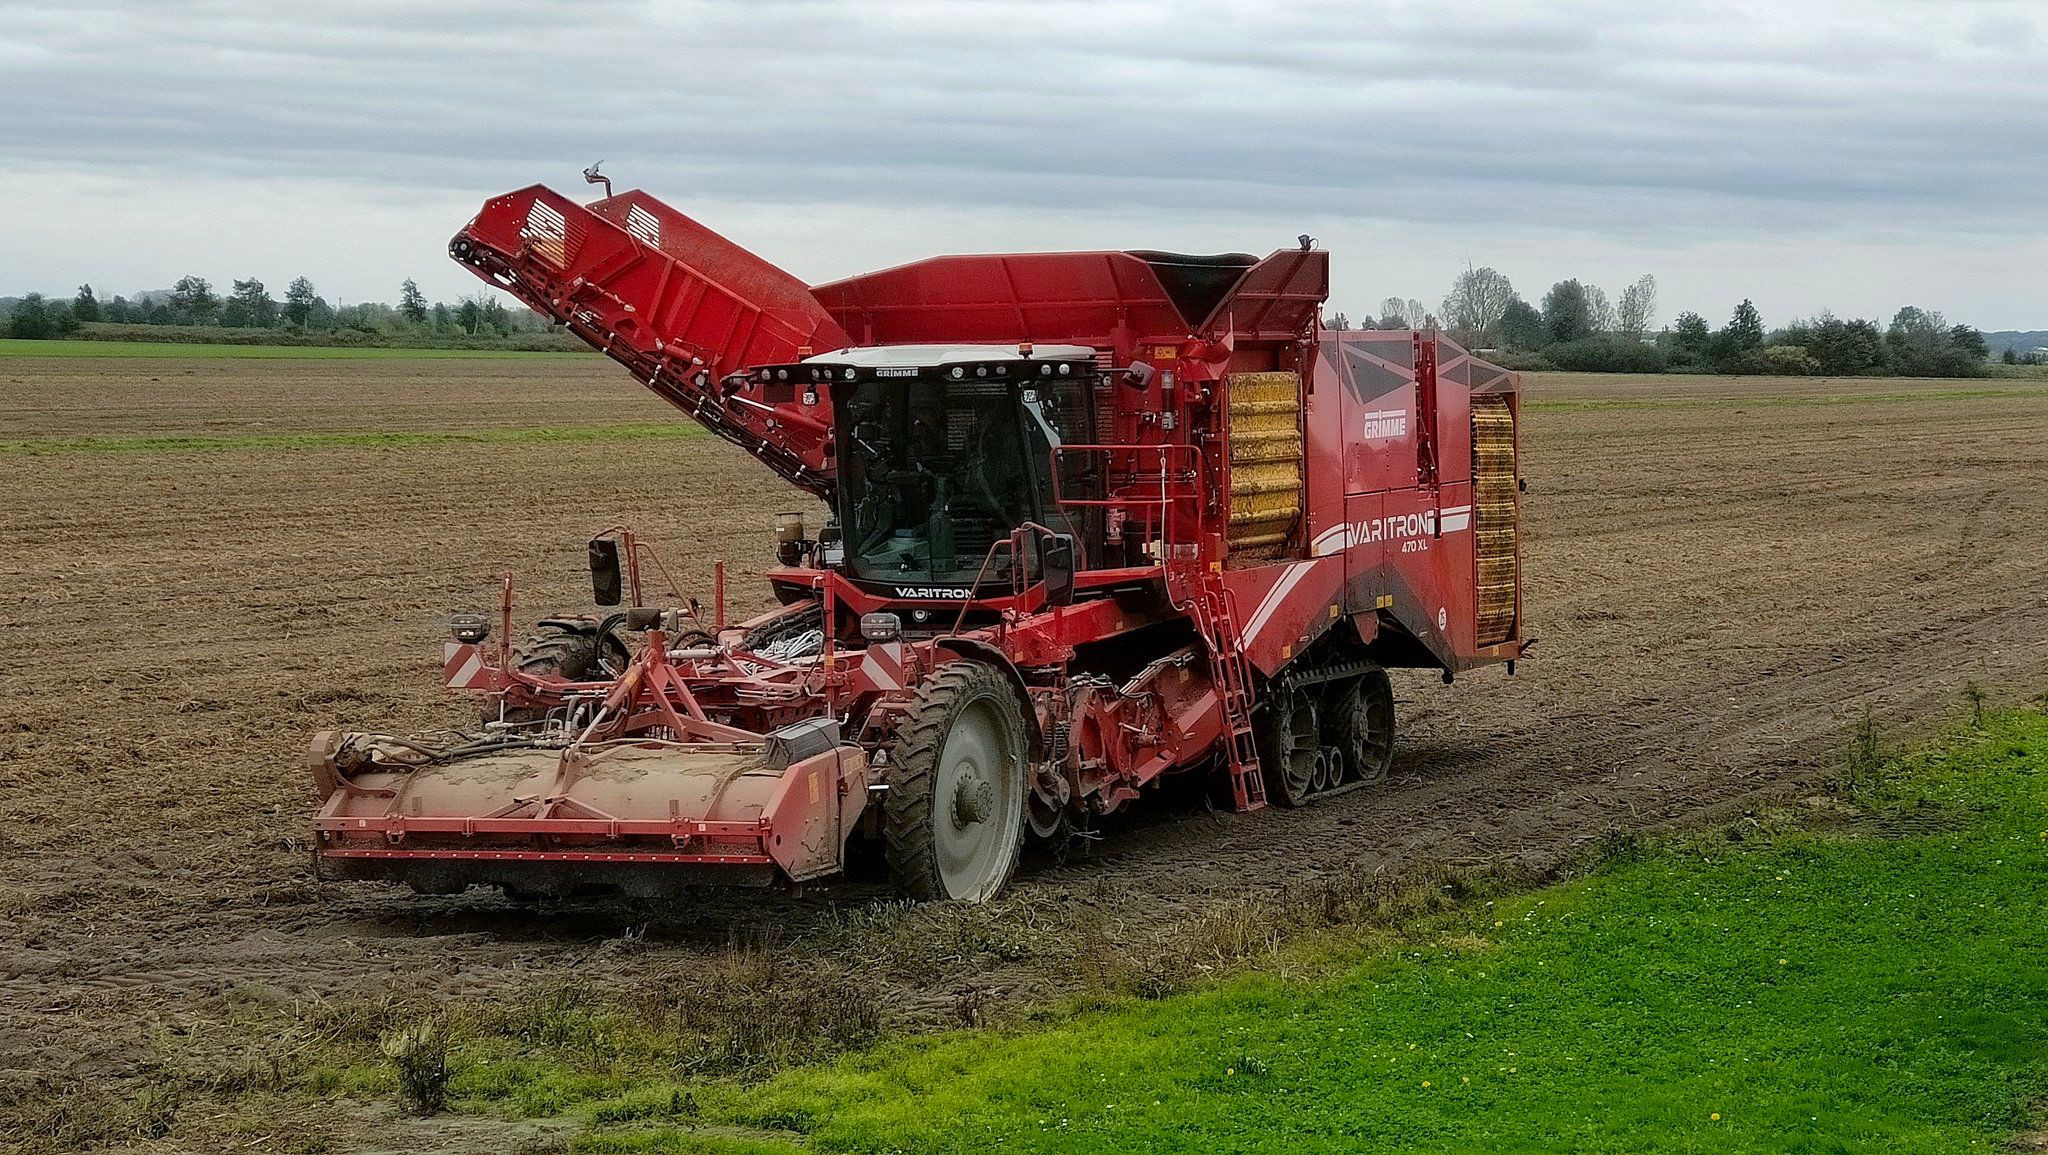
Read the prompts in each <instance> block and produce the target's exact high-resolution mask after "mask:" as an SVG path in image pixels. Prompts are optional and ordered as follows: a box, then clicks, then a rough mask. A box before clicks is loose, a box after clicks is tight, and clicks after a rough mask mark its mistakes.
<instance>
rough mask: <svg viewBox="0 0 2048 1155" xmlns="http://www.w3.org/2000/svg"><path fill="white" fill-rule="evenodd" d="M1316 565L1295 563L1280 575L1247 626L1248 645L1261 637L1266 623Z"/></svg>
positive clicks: (1307, 562)
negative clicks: (1261, 631)
mask: <svg viewBox="0 0 2048 1155" xmlns="http://www.w3.org/2000/svg"><path fill="white" fill-rule="evenodd" d="M1315 564H1316V563H1314V562H1312V561H1300V562H1295V563H1294V564H1293V565H1291V566H1289V567H1288V569H1287V572H1286V573H1284V574H1281V575H1280V580H1279V581H1276V582H1274V583H1273V588H1272V589H1270V590H1267V591H1266V596H1265V598H1264V599H1263V600H1261V601H1260V602H1259V608H1258V610H1257V611H1255V612H1254V613H1253V614H1252V620H1251V621H1250V622H1248V623H1246V624H1245V627H1244V640H1245V644H1246V645H1250V644H1251V642H1252V639H1254V638H1256V637H1258V636H1259V631H1260V630H1262V629H1265V628H1266V623H1267V622H1268V621H1270V620H1271V619H1272V617H1273V614H1274V612H1275V611H1277V610H1278V609H1279V608H1280V606H1281V603H1283V602H1285V601H1286V600H1287V595H1288V594H1289V593H1290V592H1292V591H1293V589H1294V587H1295V586H1296V585H1299V584H1300V583H1301V579H1302V578H1304V577H1306V576H1308V571H1309V568H1310V567H1311V566H1313V565H1315Z"/></svg>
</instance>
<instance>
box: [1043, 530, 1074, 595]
mask: <svg viewBox="0 0 2048 1155" xmlns="http://www.w3.org/2000/svg"><path fill="white" fill-rule="evenodd" d="M1038 572H1039V574H1040V575H1041V576H1042V577H1043V578H1044V579H1045V600H1046V603H1047V604H1048V605H1055V606H1070V605H1073V604H1074V535H1073V534H1070V533H1052V534H1047V535H1046V536H1045V539H1044V540H1043V541H1042V542H1041V543H1040V544H1039V547H1038Z"/></svg>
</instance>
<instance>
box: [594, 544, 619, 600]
mask: <svg viewBox="0 0 2048 1155" xmlns="http://www.w3.org/2000/svg"><path fill="white" fill-rule="evenodd" d="M625 589H626V579H625V576H624V575H623V574H622V573H620V571H619V543H618V542H616V541H614V540H612V539H611V538H608V537H600V538H595V539H593V540H592V541H591V543H590V596H591V599H592V600H593V601H595V602H597V604H598V605H601V606H615V605H618V604H619V603H620V602H622V601H624V600H625Z"/></svg>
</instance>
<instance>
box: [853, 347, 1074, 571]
mask: <svg viewBox="0 0 2048 1155" xmlns="http://www.w3.org/2000/svg"><path fill="white" fill-rule="evenodd" d="M1027 393H1028V394H1029V395H1030V397H1031V400H1030V401H1026V400H1025V396H1026V395H1027ZM1049 402H1050V403H1049ZM836 408H837V409H838V415H839V505H840V513H839V517H840V523H841V525H842V526H843V527H844V532H845V538H846V568H847V571H848V574H849V576H851V577H854V578H864V579H867V580H870V581H889V582H897V583H902V582H917V583H919V584H926V583H935V584H942V585H950V586H966V585H968V584H970V583H972V582H973V581H974V579H975V576H976V574H977V573H978V572H980V570H981V568H982V562H983V560H984V559H985V558H987V557H988V552H989V547H990V545H991V544H992V543H993V542H995V541H997V540H999V539H1003V538H1007V537H1008V536H1009V534H1010V531H1011V530H1012V529H1015V528H1016V527H1017V526H1019V525H1022V524H1023V523H1025V522H1027V521H1035V522H1038V523H1040V524H1042V525H1046V526H1049V527H1051V528H1053V529H1056V530H1062V529H1064V527H1065V525H1066V520H1067V519H1066V518H1065V517H1064V516H1062V514H1061V512H1060V511H1059V509H1058V508H1057V506H1056V504H1055V502H1054V500H1053V490H1052V482H1051V478H1050V476H1049V471H1050V469H1051V468H1052V462H1051V451H1052V447H1053V445H1054V443H1055V441H1056V440H1061V439H1062V437H1061V434H1060V433H1059V432H1058V430H1057V428H1056V426H1055V424H1054V421H1055V420H1056V419H1057V417H1058V416H1059V414H1060V413H1061V412H1062V409H1061V407H1060V406H1059V405H1058V404H1057V403H1056V402H1053V399H1051V398H1047V399H1046V400H1041V399H1040V398H1039V394H1038V391H1037V390H1035V389H1031V390H1027V389H1025V388H1024V387H1022V386H1020V385H1019V384H1016V383H1012V382H995V381H965V382H950V381H949V382H946V383H944V384H940V383H938V382H931V381H914V380H913V381H869V382H862V383H861V384H858V385H855V386H852V387H851V388H849V389H846V390H845V391H844V392H842V393H841V394H840V395H839V397H838V399H837V401H836ZM1074 408H1076V409H1078V408H1079V407H1078V406H1076V407H1074ZM1048 413H1050V414H1052V415H1053V416H1052V417H1048V416H1047V415H1048ZM1064 439H1065V440H1074V438H1071V437H1068V438H1064ZM1064 531H1065V532H1072V531H1071V529H1064ZM1004 563H1005V559H1000V558H999V559H998V561H997V563H996V564H994V565H992V566H991V567H990V571H989V575H988V576H989V577H990V578H993V577H995V576H996V575H997V574H998V573H1001V574H1004V576H1007V567H1006V565H1005V564H1004ZM1032 576H1033V577H1035V576H1036V575H1035V574H1033V575H1032Z"/></svg>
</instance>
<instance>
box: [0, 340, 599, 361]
mask: <svg viewBox="0 0 2048 1155" xmlns="http://www.w3.org/2000/svg"><path fill="white" fill-rule="evenodd" d="M594 352H595V351H592V352H589V353H578V352H558V351H546V352H528V351H524V350H519V349H401V348H392V347H389V346H376V345H241V344H234V345H230V344H204V343H197V342H194V343H184V342H172V341H163V342H157V341H89V340H87V341H68V340H59V341H29V340H24V339H22V338H18V337H6V338H0V358H37V357H53V358H59V357H126V358H156V359H160V360H173V361H187V360H194V359H200V358H212V359H220V358H227V359H231V360H291V361H434V360H450V359H454V360H477V359H479V358H482V359H498V360H531V359H533V358H536V357H563V358H577V357H589V356H592V355H594Z"/></svg>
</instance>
